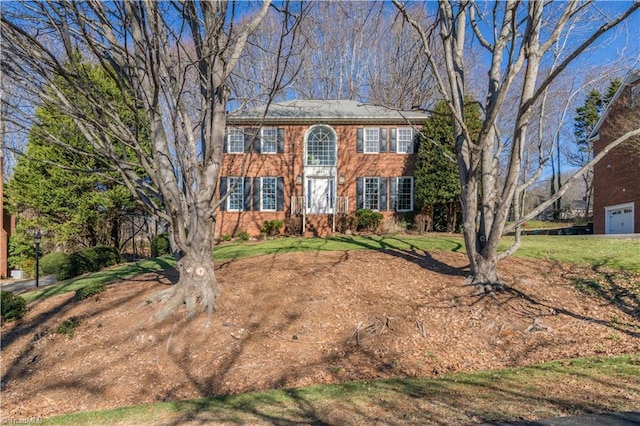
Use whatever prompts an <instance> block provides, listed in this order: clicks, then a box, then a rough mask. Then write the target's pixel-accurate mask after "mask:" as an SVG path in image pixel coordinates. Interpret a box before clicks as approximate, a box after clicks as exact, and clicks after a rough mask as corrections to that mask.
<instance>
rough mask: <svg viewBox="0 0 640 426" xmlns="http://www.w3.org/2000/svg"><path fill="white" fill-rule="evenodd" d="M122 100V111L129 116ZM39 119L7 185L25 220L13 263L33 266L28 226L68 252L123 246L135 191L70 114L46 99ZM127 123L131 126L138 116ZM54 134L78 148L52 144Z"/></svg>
mask: <svg viewBox="0 0 640 426" xmlns="http://www.w3.org/2000/svg"><path fill="white" fill-rule="evenodd" d="M87 72H89V73H90V74H91V76H92V81H93V82H94V83H95V85H96V87H97V89H96V90H98V91H99V92H100V93H102V95H103V96H105V97H112V96H113V95H115V92H114V91H113V87H112V82H111V81H110V79H109V78H108V77H107V76H106V75H105V74H104V73H101V72H99V71H98V70H97V69H95V68H93V67H87ZM121 103H122V104H123V108H122V109H121V110H120V111H118V113H119V114H121V115H126V114H129V112H128V110H127V108H125V107H124V102H123V101H122V102H121ZM87 114H91V112H90V111H87ZM36 117H37V124H36V125H34V126H33V127H32V128H31V130H30V132H29V135H28V142H27V146H26V150H25V155H23V156H21V157H20V158H19V160H18V162H17V164H16V166H15V169H14V173H13V175H12V177H11V179H10V181H9V182H8V185H7V198H8V201H9V207H10V209H11V210H12V211H13V212H14V213H17V214H18V215H19V216H20V218H21V219H20V221H19V222H18V224H17V229H16V234H15V236H14V237H12V240H11V249H10V252H11V258H10V261H11V263H12V264H13V265H14V266H20V267H22V268H23V269H26V270H29V269H30V267H31V261H30V259H32V258H33V256H34V253H33V250H34V249H33V237H32V236H31V235H30V234H29V230H31V229H34V228H38V229H42V230H44V231H45V232H46V235H47V237H46V241H47V243H48V244H49V245H50V246H51V245H55V246H57V247H62V248H64V249H66V250H75V249H79V248H81V247H89V246H96V245H98V244H108V245H111V246H113V247H115V248H118V249H119V248H120V238H119V236H120V221H121V218H122V217H123V215H125V214H128V213H131V212H132V211H133V210H135V208H136V203H135V202H134V200H133V198H132V196H131V193H130V192H129V190H128V189H127V188H126V187H125V186H124V185H122V184H120V183H118V175H117V174H115V173H113V172H110V171H109V170H108V169H107V168H106V167H105V166H104V164H103V163H102V162H101V161H100V159H99V156H95V155H93V154H95V153H94V152H93V151H94V149H93V148H92V146H91V145H90V144H89V143H88V142H87V140H86V139H85V138H84V136H83V134H82V132H81V131H80V129H79V128H78V127H77V126H76V125H75V124H74V121H73V120H72V119H71V118H70V117H69V116H68V115H66V114H64V113H63V112H61V111H59V110H57V109H56V108H54V107H52V106H51V105H50V104H47V103H45V104H43V105H42V106H41V107H40V108H38V109H37V110H36ZM129 121H130V122H131V124H132V125H133V121H135V120H134V117H133V116H131V117H130V119H129ZM143 134H144V132H142V133H141V135H143ZM52 137H53V138H54V139H57V140H60V141H64V142H65V143H67V144H69V145H71V146H72V147H73V148H74V150H73V151H71V150H69V149H67V148H65V147H62V146H59V145H57V144H55V143H52V142H51V140H52ZM114 147H115V148H116V149H122V148H121V147H120V148H118V147H117V145H115V144H114Z"/></svg>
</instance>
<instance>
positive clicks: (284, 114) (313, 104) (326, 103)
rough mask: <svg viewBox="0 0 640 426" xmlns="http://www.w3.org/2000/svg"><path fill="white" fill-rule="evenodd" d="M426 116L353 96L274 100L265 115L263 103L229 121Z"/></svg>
mask: <svg viewBox="0 0 640 426" xmlns="http://www.w3.org/2000/svg"><path fill="white" fill-rule="evenodd" d="M263 116H264V120H263ZM427 118H428V115H427V114H425V113H424V112H422V111H420V110H409V111H398V110H395V109H390V108H386V107H383V106H379V105H367V104H363V103H362V102H358V101H351V100H296V101H286V102H279V103H273V104H271V105H270V106H269V109H268V111H267V113H266V115H264V107H258V108H251V109H248V110H245V111H241V112H238V113H232V114H230V115H229V117H228V122H229V124H245V123H253V124H255V123H261V122H263V123H299V124H304V123H343V124H357V123H363V124H366V123H372V124H375V123H378V124H422V123H423V122H424V121H425V120H426V119H427Z"/></svg>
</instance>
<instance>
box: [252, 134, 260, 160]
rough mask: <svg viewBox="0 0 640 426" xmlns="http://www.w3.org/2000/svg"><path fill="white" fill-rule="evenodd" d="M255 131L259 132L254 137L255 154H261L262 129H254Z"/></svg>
mask: <svg viewBox="0 0 640 426" xmlns="http://www.w3.org/2000/svg"><path fill="white" fill-rule="evenodd" d="M253 131H254V132H257V133H255V134H253V135H252V136H253V152H256V153H258V154H260V145H261V143H260V142H261V140H260V135H261V134H262V132H260V129H253Z"/></svg>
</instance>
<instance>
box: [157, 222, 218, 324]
mask: <svg viewBox="0 0 640 426" xmlns="http://www.w3.org/2000/svg"><path fill="white" fill-rule="evenodd" d="M214 223H215V222H214V221H213V219H209V220H207V219H206V218H200V220H198V225H199V227H198V229H194V230H192V231H191V232H193V233H194V236H193V238H192V239H191V241H190V242H189V244H190V245H189V246H187V247H185V250H184V251H182V252H181V255H179V256H178V272H179V273H180V280H179V281H178V283H177V284H176V285H174V286H173V287H171V288H170V289H168V290H166V291H164V292H162V293H160V294H158V296H157V297H156V299H157V300H163V301H165V304H164V305H163V307H162V308H161V309H160V311H159V312H158V318H159V319H164V318H166V317H167V316H168V315H170V314H171V313H172V312H173V311H175V309H176V308H177V307H179V306H180V305H183V304H184V305H185V307H186V309H187V312H189V313H190V314H193V313H195V312H197V311H198V305H199V306H200V308H201V309H202V310H206V311H207V312H208V313H209V315H211V314H212V313H213V311H214V310H215V308H216V304H217V300H218V296H219V295H220V292H221V291H220V285H219V284H218V280H217V278H216V275H215V270H214V262H213V248H214V238H213V231H214Z"/></svg>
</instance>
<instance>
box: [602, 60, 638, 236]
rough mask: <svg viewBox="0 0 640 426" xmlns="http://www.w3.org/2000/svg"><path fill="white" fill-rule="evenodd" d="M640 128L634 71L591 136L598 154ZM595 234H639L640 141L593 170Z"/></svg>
mask: <svg viewBox="0 0 640 426" xmlns="http://www.w3.org/2000/svg"><path fill="white" fill-rule="evenodd" d="M639 126H640V71H638V70H636V71H634V72H631V73H630V74H629V76H628V77H627V78H626V79H625V80H624V81H623V83H622V85H621V86H620V88H619V89H618V91H617V92H616V94H615V95H614V96H613V98H612V99H611V101H610V102H609V105H608V106H607V108H606V110H605V111H604V113H603V114H602V116H601V117H600V119H599V120H598V122H597V123H596V126H595V128H594V130H593V132H592V133H591V135H592V136H591V139H592V140H593V141H594V153H595V154H598V153H599V152H600V151H602V150H603V149H604V148H605V147H606V146H607V145H608V144H609V143H610V142H611V141H613V140H615V139H616V137H617V136H620V135H621V134H624V132H625V131H629V130H632V129H635V128H638V127H639ZM593 232H594V233H595V234H632V233H638V232H640V138H638V137H635V138H634V139H630V140H629V141H626V142H624V143H622V144H621V145H619V146H617V147H616V148H615V149H613V150H611V152H609V153H607V155H606V156H605V157H604V158H603V159H602V160H600V161H599V162H598V163H597V164H596V165H595V167H594V175H593Z"/></svg>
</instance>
